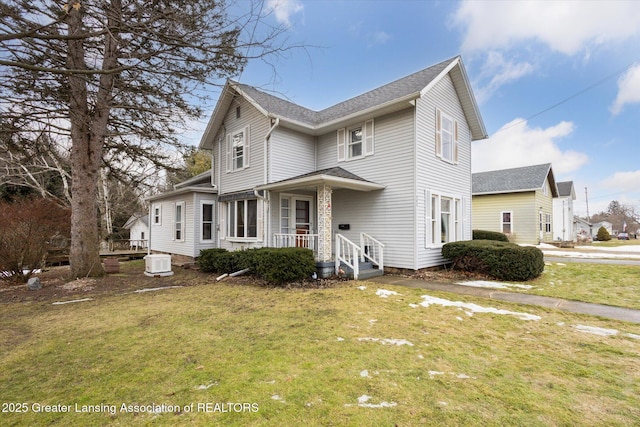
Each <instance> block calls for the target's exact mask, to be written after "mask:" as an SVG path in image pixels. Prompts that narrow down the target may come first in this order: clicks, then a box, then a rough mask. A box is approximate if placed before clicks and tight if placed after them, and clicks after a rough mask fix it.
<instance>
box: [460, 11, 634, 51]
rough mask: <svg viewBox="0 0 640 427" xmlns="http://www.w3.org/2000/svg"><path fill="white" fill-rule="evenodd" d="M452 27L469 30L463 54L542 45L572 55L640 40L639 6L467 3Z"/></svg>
mask: <svg viewBox="0 0 640 427" xmlns="http://www.w3.org/2000/svg"><path fill="white" fill-rule="evenodd" d="M453 24H454V25H455V26H458V27H459V28H463V29H464V30H465V34H464V38H463V42H462V50H463V51H465V52H471V51H483V50H487V49H502V48H504V49H506V48H510V47H512V46H513V45H514V44H516V43H519V42H524V41H532V40H534V41H538V42H541V43H544V44H545V45H547V46H548V47H549V48H550V49H552V50H554V51H557V52H561V53H564V54H566V55H574V54H576V53H578V52H580V51H584V52H585V55H587V56H588V54H589V53H588V49H589V48H590V47H593V46H599V45H603V44H606V43H610V42H618V41H622V40H626V39H628V38H630V37H633V36H637V35H640V2H637V1H608V2H604V1H588V2H585V1H553V2H550V1H517V2H516V1H512V2H504V1H464V2H462V3H461V4H460V7H459V8H458V9H457V10H456V11H455V13H454V15H453Z"/></svg>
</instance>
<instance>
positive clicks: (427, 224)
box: [424, 190, 431, 248]
mask: <svg viewBox="0 0 640 427" xmlns="http://www.w3.org/2000/svg"><path fill="white" fill-rule="evenodd" d="M430 244H431V191H429V190H424V247H425V248H428V247H429V246H430Z"/></svg>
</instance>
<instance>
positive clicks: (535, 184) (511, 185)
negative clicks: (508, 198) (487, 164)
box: [471, 163, 557, 197]
mask: <svg viewBox="0 0 640 427" xmlns="http://www.w3.org/2000/svg"><path fill="white" fill-rule="evenodd" d="M549 175H551V176H550V179H549V181H550V184H551V188H552V193H553V195H554V197H555V196H557V191H556V188H555V185H556V184H555V179H554V178H553V172H552V170H551V163H545V164H542V165H534V166H525V167H521V168H512V169H502V170H497V171H489V172H479V173H474V174H473V175H472V176H471V183H472V190H471V192H472V194H473V195H479V194H496V193H514V192H522V191H535V190H538V189H540V188H542V186H543V185H544V182H545V180H546V179H547V176H549Z"/></svg>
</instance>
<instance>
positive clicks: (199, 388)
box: [196, 382, 218, 390]
mask: <svg viewBox="0 0 640 427" xmlns="http://www.w3.org/2000/svg"><path fill="white" fill-rule="evenodd" d="M214 385H218V383H217V382H212V383H211V384H207V385H204V384H202V385H199V386H198V387H197V388H196V390H208V389H210V388H211V387H213V386H214Z"/></svg>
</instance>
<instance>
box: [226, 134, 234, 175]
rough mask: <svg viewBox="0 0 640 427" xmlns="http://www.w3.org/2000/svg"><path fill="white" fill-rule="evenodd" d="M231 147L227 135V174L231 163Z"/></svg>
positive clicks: (229, 136)
mask: <svg viewBox="0 0 640 427" xmlns="http://www.w3.org/2000/svg"><path fill="white" fill-rule="evenodd" d="M232 149H233V148H232V147H231V134H229V135H227V172H230V171H231V169H232V165H231V162H232V161H233V156H232V153H231V151H232Z"/></svg>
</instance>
